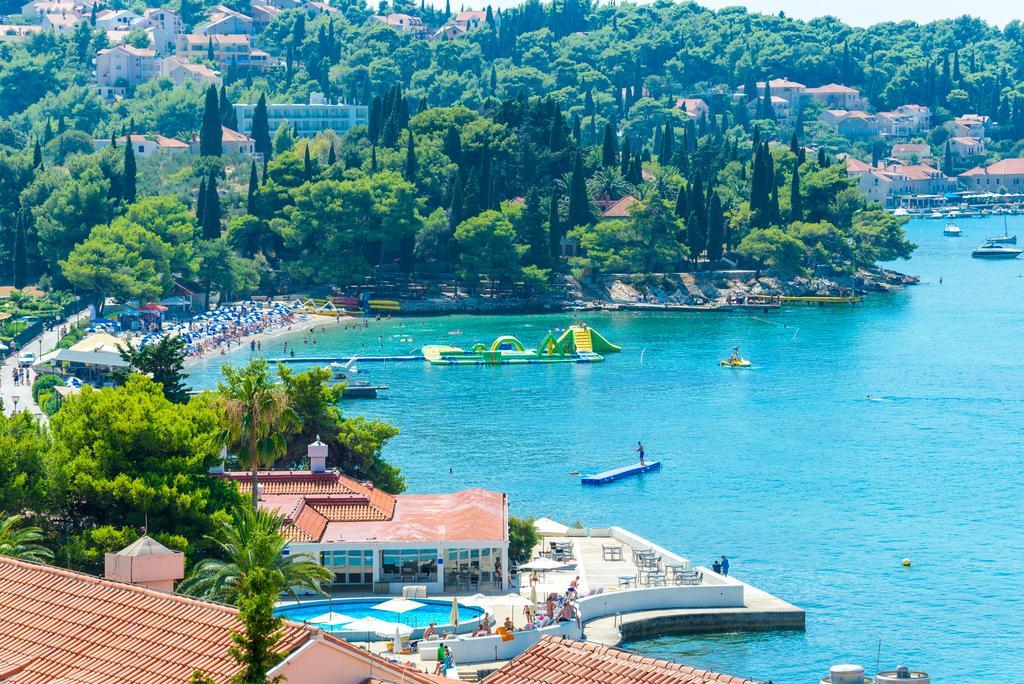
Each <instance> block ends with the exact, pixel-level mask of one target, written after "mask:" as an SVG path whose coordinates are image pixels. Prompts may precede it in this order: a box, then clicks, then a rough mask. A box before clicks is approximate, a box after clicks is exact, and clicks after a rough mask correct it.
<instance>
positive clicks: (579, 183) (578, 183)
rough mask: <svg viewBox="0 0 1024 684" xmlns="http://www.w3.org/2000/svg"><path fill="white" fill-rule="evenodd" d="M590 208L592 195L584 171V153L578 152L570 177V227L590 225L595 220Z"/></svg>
mask: <svg viewBox="0 0 1024 684" xmlns="http://www.w3.org/2000/svg"><path fill="white" fill-rule="evenodd" d="M593 218H594V217H593V213H592V212H591V210H590V195H589V194H588V193H587V180H586V178H585V176H584V173H583V153H582V152H578V153H577V154H576V161H575V162H573V165H572V175H571V176H570V177H569V223H568V225H569V227H570V228H575V227H576V226H588V225H590V223H591V221H593Z"/></svg>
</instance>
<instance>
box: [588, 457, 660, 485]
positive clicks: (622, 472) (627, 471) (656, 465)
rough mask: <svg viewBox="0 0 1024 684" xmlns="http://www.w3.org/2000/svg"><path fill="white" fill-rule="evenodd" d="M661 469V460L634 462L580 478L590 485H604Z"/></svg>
mask: <svg viewBox="0 0 1024 684" xmlns="http://www.w3.org/2000/svg"><path fill="white" fill-rule="evenodd" d="M659 469H661V461H651V462H650V463H645V464H643V465H640V464H639V463H634V464H633V465H628V466H623V467H621V468H616V469H615V470H606V471H605V472H603V473H598V474H597V475H586V476H584V477H583V479H581V480H580V482H582V483H583V484H589V485H602V484H608V483H609V482H615V481H616V480H621V479H623V478H626V477H631V476H633V475H640V474H642V473H649V472H651V471H652V470H659Z"/></svg>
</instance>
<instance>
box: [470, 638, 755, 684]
mask: <svg viewBox="0 0 1024 684" xmlns="http://www.w3.org/2000/svg"><path fill="white" fill-rule="evenodd" d="M483 682H484V684H729V683H735V684H749V683H751V682H754V680H752V679H741V678H739V677H733V676H732V675H727V674H718V673H715V672H707V671H705V670H698V669H696V668H692V667H688V666H686V665H681V664H679V663H670V662H668V661H665V660H655V659H654V658H646V657H644V656H641V655H639V654H636V653H630V652H629V651H622V650H620V649H617V648H610V647H607V646H600V645H598V644H593V643H587V642H581V641H573V640H571V639H565V638H562V637H553V636H548V637H544V638H543V639H541V641H540V642H539V643H537V644H535V645H534V646H531V647H530V648H528V649H527V650H526V651H525V652H523V653H522V654H521V655H520V656H519V657H517V658H515V659H514V660H512V661H511V662H509V663H507V664H506V665H505V666H504V667H502V668H501V669H500V670H498V671H497V672H495V673H493V674H491V675H490V676H488V677H486V678H484V680H483Z"/></svg>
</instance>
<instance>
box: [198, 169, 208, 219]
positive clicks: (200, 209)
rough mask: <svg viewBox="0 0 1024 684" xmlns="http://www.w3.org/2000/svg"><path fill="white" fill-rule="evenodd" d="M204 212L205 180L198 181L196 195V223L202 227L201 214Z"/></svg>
mask: <svg viewBox="0 0 1024 684" xmlns="http://www.w3.org/2000/svg"><path fill="white" fill-rule="evenodd" d="M205 210H206V179H205V178H203V179H202V180H200V181H199V192H197V193H196V223H198V224H199V225H200V226H202V225H203V214H204V213H205Z"/></svg>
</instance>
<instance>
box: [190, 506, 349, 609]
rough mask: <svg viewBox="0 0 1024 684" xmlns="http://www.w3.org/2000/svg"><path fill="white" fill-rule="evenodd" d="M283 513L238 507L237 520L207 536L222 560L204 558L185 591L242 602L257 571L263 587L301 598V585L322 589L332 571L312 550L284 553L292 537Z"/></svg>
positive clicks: (302, 587)
mask: <svg viewBox="0 0 1024 684" xmlns="http://www.w3.org/2000/svg"><path fill="white" fill-rule="evenodd" d="M283 522H284V518H283V517H282V516H279V515H277V514H276V513H274V512H272V511H268V510H265V509H261V510H253V509H251V508H249V507H248V506H237V507H235V509H234V510H233V511H232V512H231V520H230V521H229V522H222V523H221V524H220V531H219V534H217V535H216V536H210V535H206V539H208V540H209V541H211V542H212V543H213V544H214V545H215V546H216V547H217V548H218V549H219V550H220V555H221V556H222V557H221V558H207V559H205V560H203V561H200V562H199V563H198V564H197V565H196V567H195V569H194V570H193V571H192V574H191V575H189V577H188V579H186V580H185V581H184V582H182V584H181V587H180V589H179V590H180V591H181V592H182V593H185V594H191V595H192V596H196V597H199V598H205V599H210V600H214V601H225V602H227V603H236V602H237V601H238V599H239V597H240V596H241V594H242V593H243V592H244V591H245V587H246V586H247V585H246V579H247V578H250V577H252V576H253V575H254V573H256V576H258V577H259V578H260V585H261V586H263V587H265V588H266V589H267V590H268V591H270V592H272V593H274V594H280V593H281V592H285V593H287V594H288V595H289V596H291V597H292V598H293V599H295V600H298V598H299V597H298V595H297V594H296V593H295V590H296V589H309V590H311V591H314V592H316V593H322V592H321V590H320V585H321V584H322V583H324V582H327V581H330V579H331V573H330V571H329V570H327V568H324V567H323V566H321V565H320V564H319V563H317V562H316V560H315V559H314V558H313V556H311V555H309V554H308V553H296V554H288V555H282V553H283V551H284V550H285V547H286V546H287V545H288V541H287V540H286V539H285V538H284V537H283V536H281V524H282V523H283Z"/></svg>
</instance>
